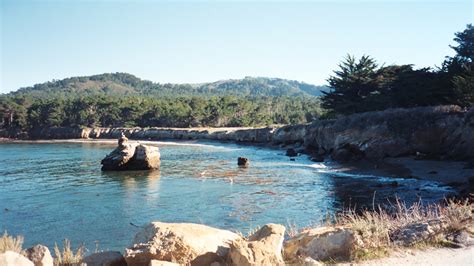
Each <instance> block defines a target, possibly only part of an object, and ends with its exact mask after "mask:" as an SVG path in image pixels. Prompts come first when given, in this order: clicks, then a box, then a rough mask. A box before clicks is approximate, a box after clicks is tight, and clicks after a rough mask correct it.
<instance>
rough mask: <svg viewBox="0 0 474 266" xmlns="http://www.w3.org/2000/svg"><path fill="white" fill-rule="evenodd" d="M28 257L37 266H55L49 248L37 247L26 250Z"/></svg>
mask: <svg viewBox="0 0 474 266" xmlns="http://www.w3.org/2000/svg"><path fill="white" fill-rule="evenodd" d="M26 256H27V257H28V259H29V260H30V261H32V262H33V263H34V264H35V266H53V264H54V261H53V257H52V256H51V252H49V249H48V247H46V246H43V245H36V246H33V247H31V248H29V249H27V250H26Z"/></svg>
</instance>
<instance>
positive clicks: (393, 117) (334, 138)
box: [0, 106, 474, 161]
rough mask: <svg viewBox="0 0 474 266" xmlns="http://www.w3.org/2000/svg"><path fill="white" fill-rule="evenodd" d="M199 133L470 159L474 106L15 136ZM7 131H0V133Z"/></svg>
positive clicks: (347, 157)
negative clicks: (295, 121)
mask: <svg viewBox="0 0 474 266" xmlns="http://www.w3.org/2000/svg"><path fill="white" fill-rule="evenodd" d="M122 133H123V134H125V135H126V136H127V137H129V138H132V139H146V140H166V139H182V140H189V139H201V140H217V141H234V142H246V143H259V144H270V145H296V146H300V145H301V146H302V147H303V148H304V149H305V150H306V152H307V153H311V154H313V155H317V156H319V157H321V156H331V158H332V159H333V160H337V161H353V160H358V159H362V158H368V159H382V158H384V157H397V156H404V155H415V154H417V153H418V154H420V155H422V156H427V157H433V158H440V159H444V158H446V159H458V160H474V153H473V152H472V151H473V150H474V108H471V109H470V110H469V111H466V110H462V109H461V108H460V107H457V106H436V107H419V108H410V109H388V110H385V111H380V112H367V113H361V114H354V115H350V116H343V117H340V118H338V119H333V120H318V121H315V122H313V123H312V124H306V125H290V126H284V127H279V128H278V127H266V128H213V129H210V128H207V129H206V128H190V129H177V128H84V129H74V128H47V129H37V130H32V131H31V132H29V133H28V136H25V134H23V135H22V134H16V135H15V136H16V137H21V138H25V137H28V138H30V139H72V138H92V139H99V138H100V139H116V138H118V137H120V136H121V134H122ZM1 136H4V137H7V136H11V137H15V136H12V135H9V133H8V132H5V131H0V137H1Z"/></svg>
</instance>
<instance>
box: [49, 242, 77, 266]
mask: <svg viewBox="0 0 474 266" xmlns="http://www.w3.org/2000/svg"><path fill="white" fill-rule="evenodd" d="M54 254H55V256H56V258H55V259H54V265H55V266H78V265H80V262H81V260H82V257H83V255H84V246H82V245H81V246H80V247H79V248H78V249H77V250H76V252H74V251H73V250H72V249H71V242H70V241H69V240H68V239H65V240H64V247H63V249H62V251H61V250H60V249H59V247H58V245H57V244H56V243H55V244H54Z"/></svg>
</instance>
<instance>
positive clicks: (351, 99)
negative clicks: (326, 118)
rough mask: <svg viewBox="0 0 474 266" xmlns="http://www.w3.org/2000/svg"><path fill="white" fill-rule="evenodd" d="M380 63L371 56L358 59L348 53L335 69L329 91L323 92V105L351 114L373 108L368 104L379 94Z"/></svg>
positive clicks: (330, 80)
mask: <svg viewBox="0 0 474 266" xmlns="http://www.w3.org/2000/svg"><path fill="white" fill-rule="evenodd" d="M377 68H378V65H377V63H376V62H375V60H374V59H372V58H371V57H369V56H366V55H364V56H362V57H361V58H360V59H359V60H356V58H355V57H354V56H351V55H347V56H346V58H345V60H344V61H343V62H342V63H340V64H339V70H336V71H334V74H335V75H334V76H330V77H329V79H328V83H329V85H330V87H331V90H330V91H329V92H323V94H324V95H323V96H322V98H321V101H322V106H323V107H324V108H326V109H328V110H330V111H332V112H334V113H339V114H351V113H357V112H363V111H368V110H370V109H372V108H371V107H370V106H367V104H368V103H369V102H373V100H372V99H371V98H373V97H374V96H376V95H377V94H379V92H378V89H379V88H378V84H377Z"/></svg>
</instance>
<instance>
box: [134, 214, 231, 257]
mask: <svg viewBox="0 0 474 266" xmlns="http://www.w3.org/2000/svg"><path fill="white" fill-rule="evenodd" d="M238 239H240V237H239V236H238V235H237V234H235V233H232V232H230V231H226V230H220V229H216V228H212V227H209V226H205V225H201V224H190V223H161V222H153V223H150V224H148V225H147V226H146V227H145V228H144V229H143V230H142V231H140V232H139V233H138V234H137V235H136V236H135V239H134V242H133V245H132V246H131V247H129V248H127V249H126V251H125V259H126V261H127V263H128V265H129V266H130V265H148V264H149V263H150V261H152V260H161V261H169V262H174V263H179V264H186V265H189V264H190V265H211V264H212V263H213V262H216V263H221V262H224V261H225V259H226V256H227V253H228V251H229V245H230V243H231V242H233V241H236V240H238Z"/></svg>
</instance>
